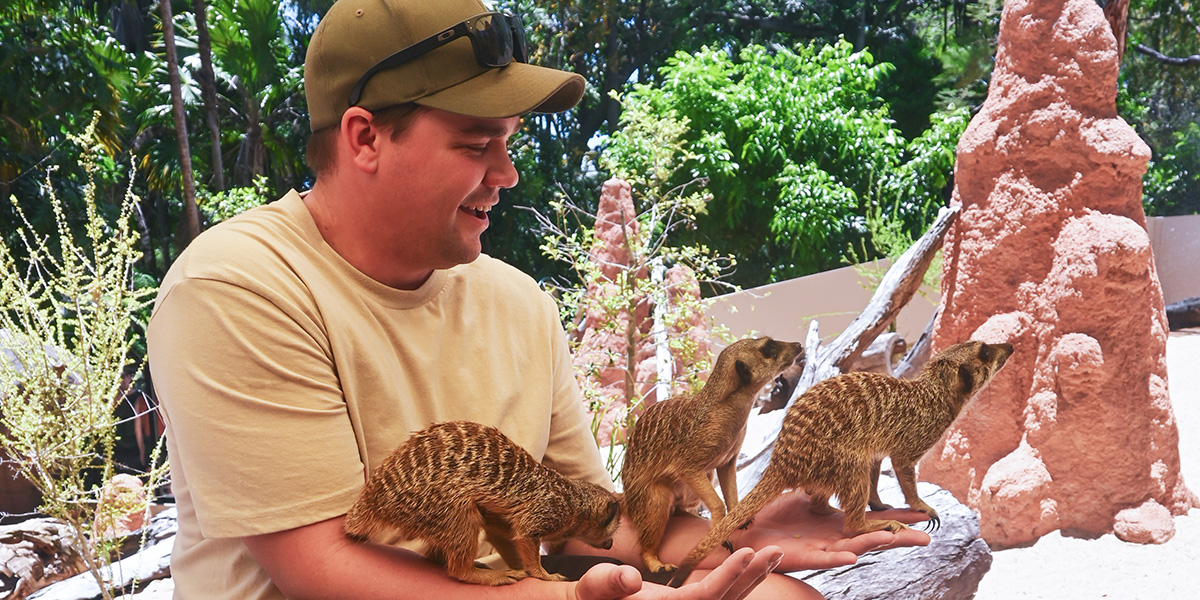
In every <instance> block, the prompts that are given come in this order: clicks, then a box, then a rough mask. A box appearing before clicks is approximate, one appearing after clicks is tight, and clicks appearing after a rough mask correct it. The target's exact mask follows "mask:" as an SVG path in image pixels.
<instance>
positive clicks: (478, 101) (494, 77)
mask: <svg viewBox="0 0 1200 600" xmlns="http://www.w3.org/2000/svg"><path fill="white" fill-rule="evenodd" d="M584 88H585V83H584V79H583V77H581V76H580V75H578V74H576V73H570V72H567V71H559V70H557V69H547V68H545V67H539V66H537V65H528V64H525V63H519V62H512V63H509V64H508V66H506V67H503V68H499V69H488V70H487V71H484V72H483V73H482V74H480V75H477V76H475V77H472V78H471V79H468V80H466V81H464V82H462V83H459V84H456V85H453V86H450V87H448V88H446V89H444V90H441V91H439V92H436V93H433V94H430V95H428V96H425V97H423V98H420V99H418V100H415V102H416V103H417V104H420V105H423V106H429V107H432V108H437V109H440V110H444V111H447V112H452V113H456V114H460V115H467V116H471V117H479V118H484V119H507V118H509V117H515V116H518V115H522V114H525V113H528V112H539V113H555V112H562V111H565V110H570V109H571V108H573V107H574V106H575V105H576V104H578V103H579V100H580V99H581V98H583V91H584Z"/></svg>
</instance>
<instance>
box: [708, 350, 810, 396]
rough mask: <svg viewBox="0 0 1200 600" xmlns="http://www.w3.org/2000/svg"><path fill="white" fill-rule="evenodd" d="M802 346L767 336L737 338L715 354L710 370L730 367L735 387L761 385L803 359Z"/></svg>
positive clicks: (759, 386)
mask: <svg viewBox="0 0 1200 600" xmlns="http://www.w3.org/2000/svg"><path fill="white" fill-rule="evenodd" d="M803 355H804V346H803V345H802V344H800V343H799V342H780V341H777V340H773V339H771V338H769V337H761V338H747V339H744V340H738V341H736V342H734V343H732V344H730V345H729V346H727V347H726V348H725V349H724V350H722V351H721V354H720V355H718V356H717V364H716V365H715V366H714V367H713V372H714V373H717V372H721V371H724V370H725V369H732V370H733V374H734V375H736V377H737V380H738V382H739V385H738V387H745V386H749V387H752V388H754V389H758V388H761V387H762V386H764V385H766V384H767V383H768V382H770V381H771V380H773V379H774V378H775V376H776V375H778V374H780V373H782V372H783V370H784V369H786V368H788V367H789V366H791V364H792V363H793V362H797V361H801V360H803V358H802V356H803Z"/></svg>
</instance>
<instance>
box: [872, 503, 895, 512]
mask: <svg viewBox="0 0 1200 600" xmlns="http://www.w3.org/2000/svg"><path fill="white" fill-rule="evenodd" d="M867 506H869V507H870V508H871V510H891V509H893V508H896V507H895V506H892V505H891V504H887V503H884V502H870V503H868V504H867Z"/></svg>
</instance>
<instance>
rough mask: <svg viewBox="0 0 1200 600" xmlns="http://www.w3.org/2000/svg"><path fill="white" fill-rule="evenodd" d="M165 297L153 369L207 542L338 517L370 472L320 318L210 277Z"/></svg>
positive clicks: (154, 330)
mask: <svg viewBox="0 0 1200 600" xmlns="http://www.w3.org/2000/svg"><path fill="white" fill-rule="evenodd" d="M162 293H163V294H164V295H162V296H161V297H160V298H159V302H158V305H157V306H156V309H155V313H154V315H153V317H152V318H151V322H150V327H149V334H148V343H149V353H150V366H151V372H152V375H153V379H154V386H155V389H156V391H157V393H158V396H159V399H160V401H161V403H162V406H163V408H164V412H165V418H166V420H167V422H168V427H169V429H168V433H169V435H172V436H173V438H174V439H173V443H174V447H175V450H176V453H175V455H172V456H170V461H171V467H172V469H176V470H178V469H182V471H183V474H184V475H185V479H186V482H187V483H186V486H187V488H188V489H187V492H188V493H189V494H190V495H191V497H192V500H193V503H194V505H195V510H196V517H197V520H198V521H199V525H200V529H201V532H202V534H203V535H204V536H205V537H211V538H221V537H241V536H247V535H254V534H260V533H269V532H274V531H281V530H285V529H290V528H294V527H299V526H302V525H307V524H310V523H315V522H318V521H321V520H324V519H327V518H331V517H335V516H337V515H340V514H343V513H344V512H345V511H346V509H347V508H348V507H349V506H350V504H351V503H352V502H353V501H354V498H355V496H356V495H357V493H358V492H359V490H361V488H362V485H363V472H364V471H363V465H362V461H361V458H360V453H359V449H358V447H357V443H356V440H355V436H354V433H353V429H352V428H351V425H350V421H349V417H348V415H347V411H346V404H345V401H344V399H343V397H342V393H341V391H340V387H339V385H338V378H337V373H336V370H335V369H334V366H333V362H332V360H331V356H332V353H331V351H330V349H329V347H328V338H327V336H325V335H323V331H322V325H321V323H320V319H319V315H318V314H317V313H316V311H315V310H309V309H305V308H303V307H298V306H295V305H291V306H289V305H284V304H283V303H282V302H280V301H279V300H278V299H271V298H268V297H266V295H265V294H262V293H255V292H253V291H250V290H247V289H245V288H243V287H240V286H237V285H233V284H230V283H226V282H222V281H214V280H209V279H183V280H181V281H178V282H176V283H174V284H173V285H172V286H171V287H170V288H169V289H168V290H166V291H165V292H162Z"/></svg>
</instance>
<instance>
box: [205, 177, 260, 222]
mask: <svg viewBox="0 0 1200 600" xmlns="http://www.w3.org/2000/svg"><path fill="white" fill-rule="evenodd" d="M268 187H269V186H268V185H267V178H266V177H263V176H262V175H258V176H256V177H255V178H254V185H252V186H248V187H235V188H233V189H231V190H229V191H226V192H216V193H204V194H202V195H201V196H200V198H198V199H197V200H196V202H197V204H199V206H200V210H201V211H203V212H204V216H205V217H207V220H208V224H209V225H210V226H211V225H216V224H217V223H220V222H221V221H225V220H228V219H231V218H233V217H235V216H237V215H239V214H241V213H243V212H246V211H247V210H250V209H251V208H254V207H255V206H261V205H263V204H266V203H268V202H270V201H271V195H270V194H271V192H270V190H269V189H268Z"/></svg>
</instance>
